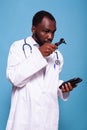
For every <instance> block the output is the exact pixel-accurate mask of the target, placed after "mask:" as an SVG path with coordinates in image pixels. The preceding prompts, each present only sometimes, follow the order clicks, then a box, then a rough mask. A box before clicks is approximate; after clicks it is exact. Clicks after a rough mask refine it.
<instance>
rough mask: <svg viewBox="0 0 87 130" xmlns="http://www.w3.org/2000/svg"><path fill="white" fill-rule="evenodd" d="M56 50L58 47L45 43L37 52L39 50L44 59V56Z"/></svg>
mask: <svg viewBox="0 0 87 130" xmlns="http://www.w3.org/2000/svg"><path fill="white" fill-rule="evenodd" d="M57 48H58V47H57V46H56V45H55V44H51V43H45V44H43V45H42V46H40V47H39V50H40V52H41V54H42V55H43V56H44V57H45V56H49V55H50V54H52V53H53V52H54V51H55V50H56V49H57Z"/></svg>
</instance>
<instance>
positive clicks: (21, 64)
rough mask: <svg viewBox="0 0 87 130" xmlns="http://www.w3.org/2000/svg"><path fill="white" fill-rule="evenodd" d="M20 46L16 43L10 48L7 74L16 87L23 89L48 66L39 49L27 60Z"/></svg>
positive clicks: (34, 50) (34, 49)
mask: <svg viewBox="0 0 87 130" xmlns="http://www.w3.org/2000/svg"><path fill="white" fill-rule="evenodd" d="M18 44H20V43H18ZM18 44H17V43H14V44H13V45H12V46H11V48H10V51H9V56H8V64H7V72H6V73H7V78H8V79H9V80H10V82H11V83H12V84H13V85H14V86H16V87H23V86H24V85H25V84H26V83H28V82H29V80H30V79H31V77H32V76H33V75H34V74H35V73H37V72H39V71H40V70H41V69H42V68H44V67H45V66H46V65H47V62H46V60H45V58H44V57H43V56H42V54H41V53H40V51H39V49H38V48H37V47H34V48H33V51H32V53H31V54H30V56H29V57H28V58H25V57H24V53H23V50H22V47H19V45H18ZM19 48H20V49H19Z"/></svg>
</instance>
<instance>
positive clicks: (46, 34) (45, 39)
mask: <svg viewBox="0 0 87 130" xmlns="http://www.w3.org/2000/svg"><path fill="white" fill-rule="evenodd" d="M55 31H56V23H55V21H52V20H50V19H49V18H47V17H44V18H43V19H42V21H41V23H39V24H38V25H37V26H33V27H32V32H33V38H34V40H35V41H36V42H37V43H38V44H39V45H40V46H41V45H43V44H44V43H51V42H52V40H53V38H54V33H55Z"/></svg>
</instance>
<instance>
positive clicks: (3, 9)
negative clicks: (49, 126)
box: [0, 0, 87, 130]
mask: <svg viewBox="0 0 87 130" xmlns="http://www.w3.org/2000/svg"><path fill="white" fill-rule="evenodd" d="M39 10H47V11H49V12H51V13H52V14H53V15H54V17H55V18H56V21H57V31H56V34H55V38H54V42H56V41H58V40H59V39H60V38H61V37H64V38H65V40H66V42H67V45H62V46H60V47H59V49H60V51H61V52H62V54H63V56H64V67H63V70H62V73H61V75H60V77H61V79H63V80H67V79H70V78H72V77H77V76H79V77H82V78H83V82H82V83H80V84H79V86H78V87H77V88H76V89H74V90H73V91H72V92H71V94H70V98H69V100H68V101H67V102H63V101H62V100H60V99H59V104H60V122H59V130H87V101H86V100H87V92H86V91H87V78H86V77H87V76H86V73H87V70H86V67H87V57H86V55H87V54H86V51H87V39H86V37H87V14H86V12H87V1H86V0H74V1H73V0H72V1H71V0H15V1H12V0H7V1H6V0H0V45H1V47H0V130H5V127H6V122H7V119H8V114H9V109H10V98H11V84H10V83H9V82H8V81H7V79H6V64H7V57H8V52H9V48H10V45H11V44H12V43H13V42H14V41H15V40H19V39H22V38H25V37H27V36H29V35H31V22H32V16H33V15H34V14H35V13H36V12H37V11H39Z"/></svg>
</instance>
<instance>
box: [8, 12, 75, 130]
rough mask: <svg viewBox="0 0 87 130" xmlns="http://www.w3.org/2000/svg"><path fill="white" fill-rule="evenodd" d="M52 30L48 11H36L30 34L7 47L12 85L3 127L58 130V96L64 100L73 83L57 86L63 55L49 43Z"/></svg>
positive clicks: (53, 23) (53, 22)
mask: <svg viewBox="0 0 87 130" xmlns="http://www.w3.org/2000/svg"><path fill="white" fill-rule="evenodd" d="M55 31H56V20H55V18H54V17H53V16H52V14H50V13H49V12H47V11H39V12H37V13H36V14H35V15H34V17H33V20H32V36H30V37H27V38H26V39H22V40H19V41H16V42H14V43H13V44H12V46H11V48H10V51H9V56H8V64H7V78H8V80H9V81H10V82H11V84H12V85H13V88H12V100H11V109H10V114H9V118H8V122H7V127H6V130H58V121H59V106H58V97H61V98H62V99H63V100H66V99H67V98H68V96H69V92H70V91H71V90H72V89H73V88H74V87H75V85H74V86H71V84H70V83H66V84H65V85H62V88H61V89H60V88H59V86H60V85H61V84H62V81H61V80H59V73H60V71H61V69H62V65H63V57H62V55H61V53H60V52H59V51H58V49H57V46H56V45H55V44H51V43H52V40H53V38H54V33H55ZM55 61H58V63H56V62H55Z"/></svg>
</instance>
